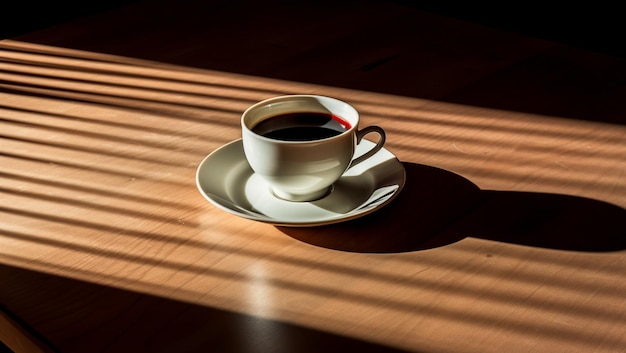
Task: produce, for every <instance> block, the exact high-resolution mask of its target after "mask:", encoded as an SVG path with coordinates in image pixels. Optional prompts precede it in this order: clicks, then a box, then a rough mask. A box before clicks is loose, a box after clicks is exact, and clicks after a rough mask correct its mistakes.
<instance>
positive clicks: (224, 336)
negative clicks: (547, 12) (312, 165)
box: [0, 2, 626, 352]
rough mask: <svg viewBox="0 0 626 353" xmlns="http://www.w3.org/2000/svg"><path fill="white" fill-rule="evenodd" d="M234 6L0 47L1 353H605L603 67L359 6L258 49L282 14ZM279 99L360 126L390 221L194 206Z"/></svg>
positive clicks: (609, 116)
mask: <svg viewBox="0 0 626 353" xmlns="http://www.w3.org/2000/svg"><path fill="white" fill-rule="evenodd" d="M210 5H211V6H210ZM212 5H215V6H214V7H213V6H212ZM217 5H220V6H217ZM258 6H259V7H258V8H256V7H255V8H254V10H255V11H257V12H254V11H252V9H251V10H250V12H245V13H241V12H238V10H237V9H236V8H235V7H231V6H227V5H226V4H210V3H208V2H207V3H200V2H182V3H180V4H178V5H175V4H174V3H173V2H172V3H169V2H153V3H151V2H140V3H136V4H131V5H129V6H127V7H122V8H120V9H117V10H115V11H111V12H103V13H101V14H99V15H97V16H95V17H89V18H86V19H83V20H78V21H75V22H70V23H66V24H63V25H60V26H56V27H50V28H47V29H44V30H41V31H37V32H33V33H31V34H27V35H23V36H21V37H16V38H12V39H5V40H3V41H0V165H1V166H2V168H0V180H1V182H0V217H1V219H2V222H0V245H1V246H0V261H1V264H0V288H1V289H0V306H1V308H2V309H3V312H4V313H5V315H6V316H5V318H8V319H7V320H0V340H2V341H4V342H5V343H6V344H7V345H9V346H10V347H11V348H12V349H14V350H15V351H19V350H18V348H19V347H17V344H16V343H14V342H15V337H18V336H19V337H22V336H20V334H24V335H25V336H24V337H26V338H24V339H31V340H32V341H33V342H35V341H38V342H40V343H41V344H42V345H45V346H48V347H52V351H59V352H85V351H101V352H104V351H115V352H125V351H132V352H142V351H156V352H172V351H176V352H180V351H206V350H209V351H228V352H248V351H250V352H267V351H271V352H296V351H297V352H317V351H345V350H348V349H351V350H358V351H375V352H379V351H389V352H501V351H520V352H528V351H541V352H560V351H563V352H617V351H623V350H624V347H626V334H625V331H624V327H626V316H625V314H624V313H625V312H626V300H625V297H624V293H626V282H625V281H624V273H625V271H626V256H625V255H624V254H625V252H624V251H625V249H626V224H625V221H624V220H625V219H626V217H625V216H626V211H625V210H624V208H625V207H626V178H625V171H626V160H625V158H624V156H626V144H625V143H624V141H626V126H625V125H624V119H623V117H624V112H625V109H624V107H623V105H622V104H620V103H621V102H623V101H624V100H623V98H624V97H623V96H624V92H626V91H625V90H624V81H623V80H622V78H623V77H624V67H625V66H624V60H623V59H621V58H616V57H611V56H608V55H604V54H599V53H592V52H588V51H584V50H580V49H575V48H572V47H566V46H564V45H560V44H556V43H551V42H547V41H543V40H538V39H532V38H529V37H523V36H521V35H515V34H511V33H506V32H500V31H497V30H494V29H490V28H487V27H482V26H478V25H475V24H470V23H464V22H460V21H455V20H452V19H449V18H444V17H438V16H436V15H433V14H428V13H425V12H420V11H418V10H415V9H413V8H410V9H407V8H405V7H403V5H399V4H394V5H390V4H386V5H384V4H383V3H379V2H371V3H369V2H368V3H366V4H365V5H363V6H362V7H358V8H356V9H355V8H352V7H349V6H347V5H346V6H344V5H337V7H336V12H333V15H332V16H330V17H328V18H323V21H322V22H323V23H326V22H331V23H333V20H336V19H337V18H342V17H346V16H348V14H350V18H353V19H355V22H354V25H353V26H347V27H345V28H344V27H341V28H337V27H336V26H333V27H332V28H327V27H323V26H321V27H320V26H318V24H319V23H318V22H315V20H316V19H319V16H318V17H316V16H317V15H319V14H320V13H321V12H323V8H321V7H315V6H311V7H310V8H307V9H308V10H309V11H308V12H306V14H305V15H303V17H302V18H300V19H299V20H295V19H293V18H291V19H290V21H288V23H282V22H272V24H273V25H272V26H265V27H263V30H258V31H257V30H256V29H258V28H259V26H257V25H258V24H261V23H267V19H271V18H284V17H281V16H282V15H284V14H286V13H290V11H294V9H295V8H298V7H297V5H295V4H293V5H289V6H286V7H282V8H280V9H279V10H277V11H269V10H268V9H267V8H264V7H261V6H260V5H258ZM301 6H304V5H301ZM207 8H210V9H215V11H213V12H207V11H205V10H206V9H207ZM191 10H193V11H191ZM200 10H202V11H205V12H201V11H200ZM189 11H191V12H189ZM194 11H195V12H194ZM182 13H190V14H191V15H189V16H186V17H184V18H185V20H181V19H182V18H183V17H181V16H180V14H182ZM253 13H254V15H252V14H253ZM139 14H141V15H142V16H139ZM201 14H202V15H201ZM235 14H239V17H235ZM205 15H206V16H205ZM262 15H266V17H265V18H263V17H262ZM270 15H271V16H270ZM177 16H178V17H177ZM207 16H208V17H210V18H208V17H207ZM267 16H270V17H267ZM233 18H237V19H236V20H232V21H228V20H227V19H233ZM209 19H210V20H209ZM357 19H358V21H357ZM390 23H393V24H394V25H393V26H391V27H388V26H387V27H385V26H386V25H388V24H390ZM165 24H168V26H165ZM243 24H246V26H245V27H242V26H243ZM295 24H299V25H300V26H299V27H298V29H297V30H294V31H285V28H292V27H293V26H294V25H295ZM401 29H404V31H401ZM218 30H220V31H219V32H218ZM380 31H382V32H380ZM372 33H379V34H378V35H377V36H370V37H367V35H371V34H372ZM183 34H184V35H183ZM426 34H428V35H429V36H426ZM297 38H303V39H307V40H296V39H297ZM365 38H368V39H367V40H366V39H365ZM383 39H388V40H383ZM218 49H219V50H218ZM251 52H254V53H257V55H254V56H250V55H247V56H245V55H243V54H249V53H251ZM385 58H387V60H386V61H385V60H383V59H385ZM374 63H377V65H374ZM237 68H239V70H236V69H237ZM291 93H307V94H308V93H310V94H322V95H328V96H333V97H337V98H340V99H342V100H344V101H347V102H349V103H351V104H353V105H354V106H355V107H356V108H357V109H358V110H359V112H360V114H361V119H362V124H363V126H366V125H373V124H375V125H379V126H382V127H383V128H384V129H385V130H386V132H387V143H386V145H385V147H386V149H388V150H389V151H390V152H392V153H393V154H395V156H396V157H397V158H398V159H399V160H400V161H401V162H402V164H403V166H404V168H405V170H406V173H407V180H406V185H405V188H404V189H403V190H402V192H401V194H400V195H399V196H398V198H397V199H395V200H394V201H393V202H392V203H390V204H389V205H387V206H385V207H384V208H382V209H381V210H379V211H377V212H375V213H373V214H371V215H368V216H366V217H363V218H360V219H357V220H353V221H349V222H345V223H340V224H335V225H328V226H321V227H313V228H291V227H275V226H273V225H271V224H265V223H261V222H255V221H251V220H247V219H243V218H239V217H237V216H234V215H232V214H229V213H226V212H224V211H222V210H220V209H218V208H216V207H214V206H213V205H211V204H209V203H208V202H206V200H204V199H203V197H202V196H201V195H200V193H199V192H198V189H197V188H196V185H195V172H196V168H197V166H198V164H199V163H200V161H202V159H203V158H204V157H205V156H206V155H208V154H209V153H210V152H212V151H213V150H215V149H217V148H218V147H220V146H222V145H224V144H226V143H228V142H230V141H233V140H235V139H238V138H239V137H240V125H239V118H240V114H241V113H242V112H243V110H244V109H245V108H247V107H248V106H249V105H251V104H252V103H254V102H256V101H259V100H262V99H265V98H268V97H272V96H276V95H281V94H291ZM0 319H1V318H0ZM18 327H21V329H23V330H25V331H21V329H20V328H18ZM25 333H26V334H25ZM16 347H17V348H16ZM35 349H37V348H33V349H32V350H30V351H37V350H35ZM27 351H28V350H27Z"/></svg>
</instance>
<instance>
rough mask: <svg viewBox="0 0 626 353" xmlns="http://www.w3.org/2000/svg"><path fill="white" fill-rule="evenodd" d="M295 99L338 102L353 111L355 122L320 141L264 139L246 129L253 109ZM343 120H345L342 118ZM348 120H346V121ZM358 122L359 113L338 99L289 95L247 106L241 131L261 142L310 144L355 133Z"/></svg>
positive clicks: (313, 95) (243, 114) (242, 116)
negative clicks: (247, 119) (247, 120)
mask: <svg viewBox="0 0 626 353" xmlns="http://www.w3.org/2000/svg"><path fill="white" fill-rule="evenodd" d="M294 98H295V99H297V98H314V99H318V98H321V99H324V100H331V101H334V102H338V103H341V104H343V105H345V106H347V107H348V108H349V109H351V110H352V111H354V114H355V117H356V119H355V120H356V121H355V122H354V123H353V122H352V121H347V122H348V123H350V128H349V129H347V130H346V131H343V132H342V133H340V134H338V135H335V136H330V137H326V138H322V139H315V140H304V141H290V140H278V139H273V138H270V137H265V136H263V135H259V134H257V133H256V132H254V131H253V130H252V129H251V128H250V127H248V124H247V123H246V117H247V116H249V113H250V112H251V111H252V110H254V109H258V108H259V107H261V106H264V105H267V104H271V103H273V102H278V101H284V100H288V99H294ZM342 118H343V119H346V118H344V117H342ZM346 120H348V119H346ZM359 121H360V117H359V112H358V111H357V110H356V109H355V108H354V107H353V106H352V105H351V104H349V103H347V102H345V101H342V100H340V99H337V98H334V97H329V96H322V95H317V94H290V95H282V96H276V97H272V98H267V99H264V100H262V101H259V102H257V103H254V104H253V105H251V106H249V107H248V108H247V109H246V110H244V112H243V113H242V115H241V126H242V128H243V129H245V130H246V131H247V132H248V133H250V134H251V135H253V136H255V137H256V138H260V139H262V140H266V141H272V142H274V143H284V144H310V143H319V142H322V141H328V140H333V139H338V138H342V137H343V136H345V135H346V134H349V133H351V132H353V131H356V129H357V125H358V123H359Z"/></svg>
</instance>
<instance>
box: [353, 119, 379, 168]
mask: <svg viewBox="0 0 626 353" xmlns="http://www.w3.org/2000/svg"><path fill="white" fill-rule="evenodd" d="M372 132H374V133H377V134H378V135H379V136H380V137H379V138H378V142H376V146H374V147H372V149H371V150H369V151H367V152H366V153H365V154H363V155H361V156H359V157H357V158H355V159H353V160H352V162H351V163H350V167H348V168H352V167H354V166H355V165H357V164H359V163H361V162H363V161H364V160H366V159H368V158H370V157H371V156H373V155H374V154H375V153H376V152H378V151H380V149H381V148H383V145H384V144H385V138H386V136H385V130H383V128H381V127H379V126H368V127H365V128H363V129H361V130H357V132H356V143H357V145H358V144H359V143H361V140H362V139H363V136H365V135H367V134H369V133H372Z"/></svg>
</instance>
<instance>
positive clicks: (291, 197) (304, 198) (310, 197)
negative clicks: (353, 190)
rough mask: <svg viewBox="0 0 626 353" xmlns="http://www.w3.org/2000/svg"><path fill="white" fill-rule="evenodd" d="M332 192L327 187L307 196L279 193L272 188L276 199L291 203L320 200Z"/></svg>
mask: <svg viewBox="0 0 626 353" xmlns="http://www.w3.org/2000/svg"><path fill="white" fill-rule="evenodd" d="M332 191H333V187H332V185H331V186H329V187H327V188H326V189H322V190H319V191H316V192H312V193H309V194H292V193H288V192H284V191H279V190H276V189H274V188H272V193H273V194H274V196H276V197H278V198H279V199H283V200H286V201H292V202H310V201H315V200H319V199H321V198H324V197H326V196H328V194H330V193H331V192H332Z"/></svg>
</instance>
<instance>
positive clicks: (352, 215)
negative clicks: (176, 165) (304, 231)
mask: <svg viewBox="0 0 626 353" xmlns="http://www.w3.org/2000/svg"><path fill="white" fill-rule="evenodd" d="M364 140H365V141H367V142H369V143H372V144H373V143H374V142H372V141H369V140H366V139H364ZM235 144H243V142H242V139H241V138H239V139H236V140H233V141H230V142H227V143H225V144H223V145H221V146H220V147H218V148H216V149H215V150H213V151H212V152H211V153H209V154H208V155H206V156H205V157H204V158H203V159H202V161H200V163H199V164H198V166H197V168H196V187H197V188H198V190H199V192H200V194H201V195H202V196H203V197H204V199H205V200H207V201H209V203H211V204H212V205H214V206H215V207H217V208H219V209H220V210H222V211H224V212H226V213H230V214H232V215H235V216H238V217H241V218H245V219H249V220H253V221H257V222H262V223H267V224H271V225H274V226H279V227H280V226H282V227H317V226H324V225H331V224H337V223H342V222H347V221H350V220H354V219H358V218H361V217H364V216H367V215H369V214H371V213H374V212H376V211H378V210H380V209H381V208H383V207H385V206H386V205H388V204H389V203H391V202H392V201H393V200H394V199H396V198H397V197H398V195H399V194H400V192H401V191H402V189H403V188H404V186H405V184H406V170H405V168H404V165H403V164H402V162H400V161H399V160H398V158H397V157H396V155H395V154H393V153H391V152H390V151H389V150H387V149H386V148H385V147H383V148H381V151H379V152H382V151H386V152H387V153H389V154H391V155H392V156H393V160H395V161H396V162H397V163H398V166H399V168H400V169H401V172H402V174H401V177H400V178H398V183H397V186H398V188H397V189H395V190H394V191H393V194H392V195H391V196H390V197H389V198H388V199H386V200H385V201H384V202H381V203H380V204H378V205H376V206H375V207H372V208H369V209H366V210H364V211H361V212H352V211H351V212H348V213H346V214H345V215H339V216H337V217H330V218H327V219H323V220H319V221H308V220H302V221H293V220H288V221H287V220H281V219H278V218H275V217H269V216H266V215H264V214H261V213H256V212H255V211H254V210H247V209H245V208H243V207H242V209H243V210H245V211H246V212H249V213H250V214H247V213H244V212H237V211H235V210H233V209H231V208H229V207H226V206H225V205H223V204H222V203H220V202H219V200H216V199H215V198H217V197H219V196H217V197H214V198H212V197H211V195H210V193H207V192H205V190H204V189H203V187H202V183H201V182H200V178H201V172H202V170H203V167H205V166H206V165H207V163H208V161H209V160H210V159H212V158H214V157H215V156H216V155H217V154H219V153H220V152H223V150H225V149H226V148H228V147H229V146H231V145H235ZM242 158H244V159H245V156H242ZM252 174H254V171H252ZM303 202H306V203H308V202H307V201H303ZM232 203H233V205H234V206H236V207H241V206H239V205H237V204H236V203H235V202H232Z"/></svg>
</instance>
